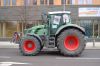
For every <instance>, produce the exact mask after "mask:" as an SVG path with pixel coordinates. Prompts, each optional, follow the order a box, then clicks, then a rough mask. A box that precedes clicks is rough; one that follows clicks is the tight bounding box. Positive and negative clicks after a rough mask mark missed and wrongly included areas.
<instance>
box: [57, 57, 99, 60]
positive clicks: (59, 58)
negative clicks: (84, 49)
mask: <svg viewBox="0 0 100 66" xmlns="http://www.w3.org/2000/svg"><path fill="white" fill-rule="evenodd" d="M56 59H58V60H64V59H65V60H100V58H61V57H56Z"/></svg>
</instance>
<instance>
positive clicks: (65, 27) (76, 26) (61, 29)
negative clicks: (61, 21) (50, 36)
mask: <svg viewBox="0 0 100 66" xmlns="http://www.w3.org/2000/svg"><path fill="white" fill-rule="evenodd" d="M69 28H75V29H78V30H79V31H81V32H82V33H83V34H84V35H85V29H84V28H83V27H80V26H78V25H76V24H68V25H63V26H61V27H60V28H59V29H58V30H57V32H56V34H55V35H56V36H58V35H59V34H60V33H61V32H62V31H63V30H65V29H69Z"/></svg>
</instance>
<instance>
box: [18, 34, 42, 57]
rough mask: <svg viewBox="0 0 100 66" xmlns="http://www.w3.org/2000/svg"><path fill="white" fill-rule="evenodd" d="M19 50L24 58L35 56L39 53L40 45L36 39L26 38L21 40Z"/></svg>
mask: <svg viewBox="0 0 100 66" xmlns="http://www.w3.org/2000/svg"><path fill="white" fill-rule="evenodd" d="M19 49H20V52H21V54H22V55H24V56H35V55H37V54H38V53H39V52H40V50H41V44H40V42H39V40H38V39H37V38H35V37H31V36H28V37H25V38H23V39H22V42H21V44H20V45H19Z"/></svg>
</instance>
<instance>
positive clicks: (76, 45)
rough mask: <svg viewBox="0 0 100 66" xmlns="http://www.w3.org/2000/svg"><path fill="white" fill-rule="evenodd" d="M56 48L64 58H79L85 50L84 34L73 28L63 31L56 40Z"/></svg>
mask: <svg viewBox="0 0 100 66" xmlns="http://www.w3.org/2000/svg"><path fill="white" fill-rule="evenodd" d="M57 47H58V49H59V50H60V52H61V53H62V54H64V55H65V56H79V55H80V54H81V53H82V52H83V50H84V48H85V39H84V34H82V32H81V31H79V30H77V29H74V28H73V29H67V30H64V31H63V32H62V33H61V34H60V35H59V36H58V38H57Z"/></svg>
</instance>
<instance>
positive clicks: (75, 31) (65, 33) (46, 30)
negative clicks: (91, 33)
mask: <svg viewBox="0 0 100 66" xmlns="http://www.w3.org/2000/svg"><path fill="white" fill-rule="evenodd" d="M42 18H43V22H44V25H38V26H34V27H32V28H29V29H25V30H24V36H21V34H19V33H17V32H16V33H15V34H14V36H15V37H14V39H15V40H16V43H18V44H19V50H20V52H21V54H22V55H25V56H35V55H37V54H38V53H39V52H40V51H41V50H42V48H43V47H47V48H55V47H57V49H58V50H59V51H60V53H62V54H63V55H65V56H79V55H80V54H81V53H82V52H83V50H84V48H85V45H86V44H85V30H84V28H82V27H80V26H78V25H76V24H72V23H71V17H70V12H69V11H55V12H48V13H47V14H43V15H42Z"/></svg>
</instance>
